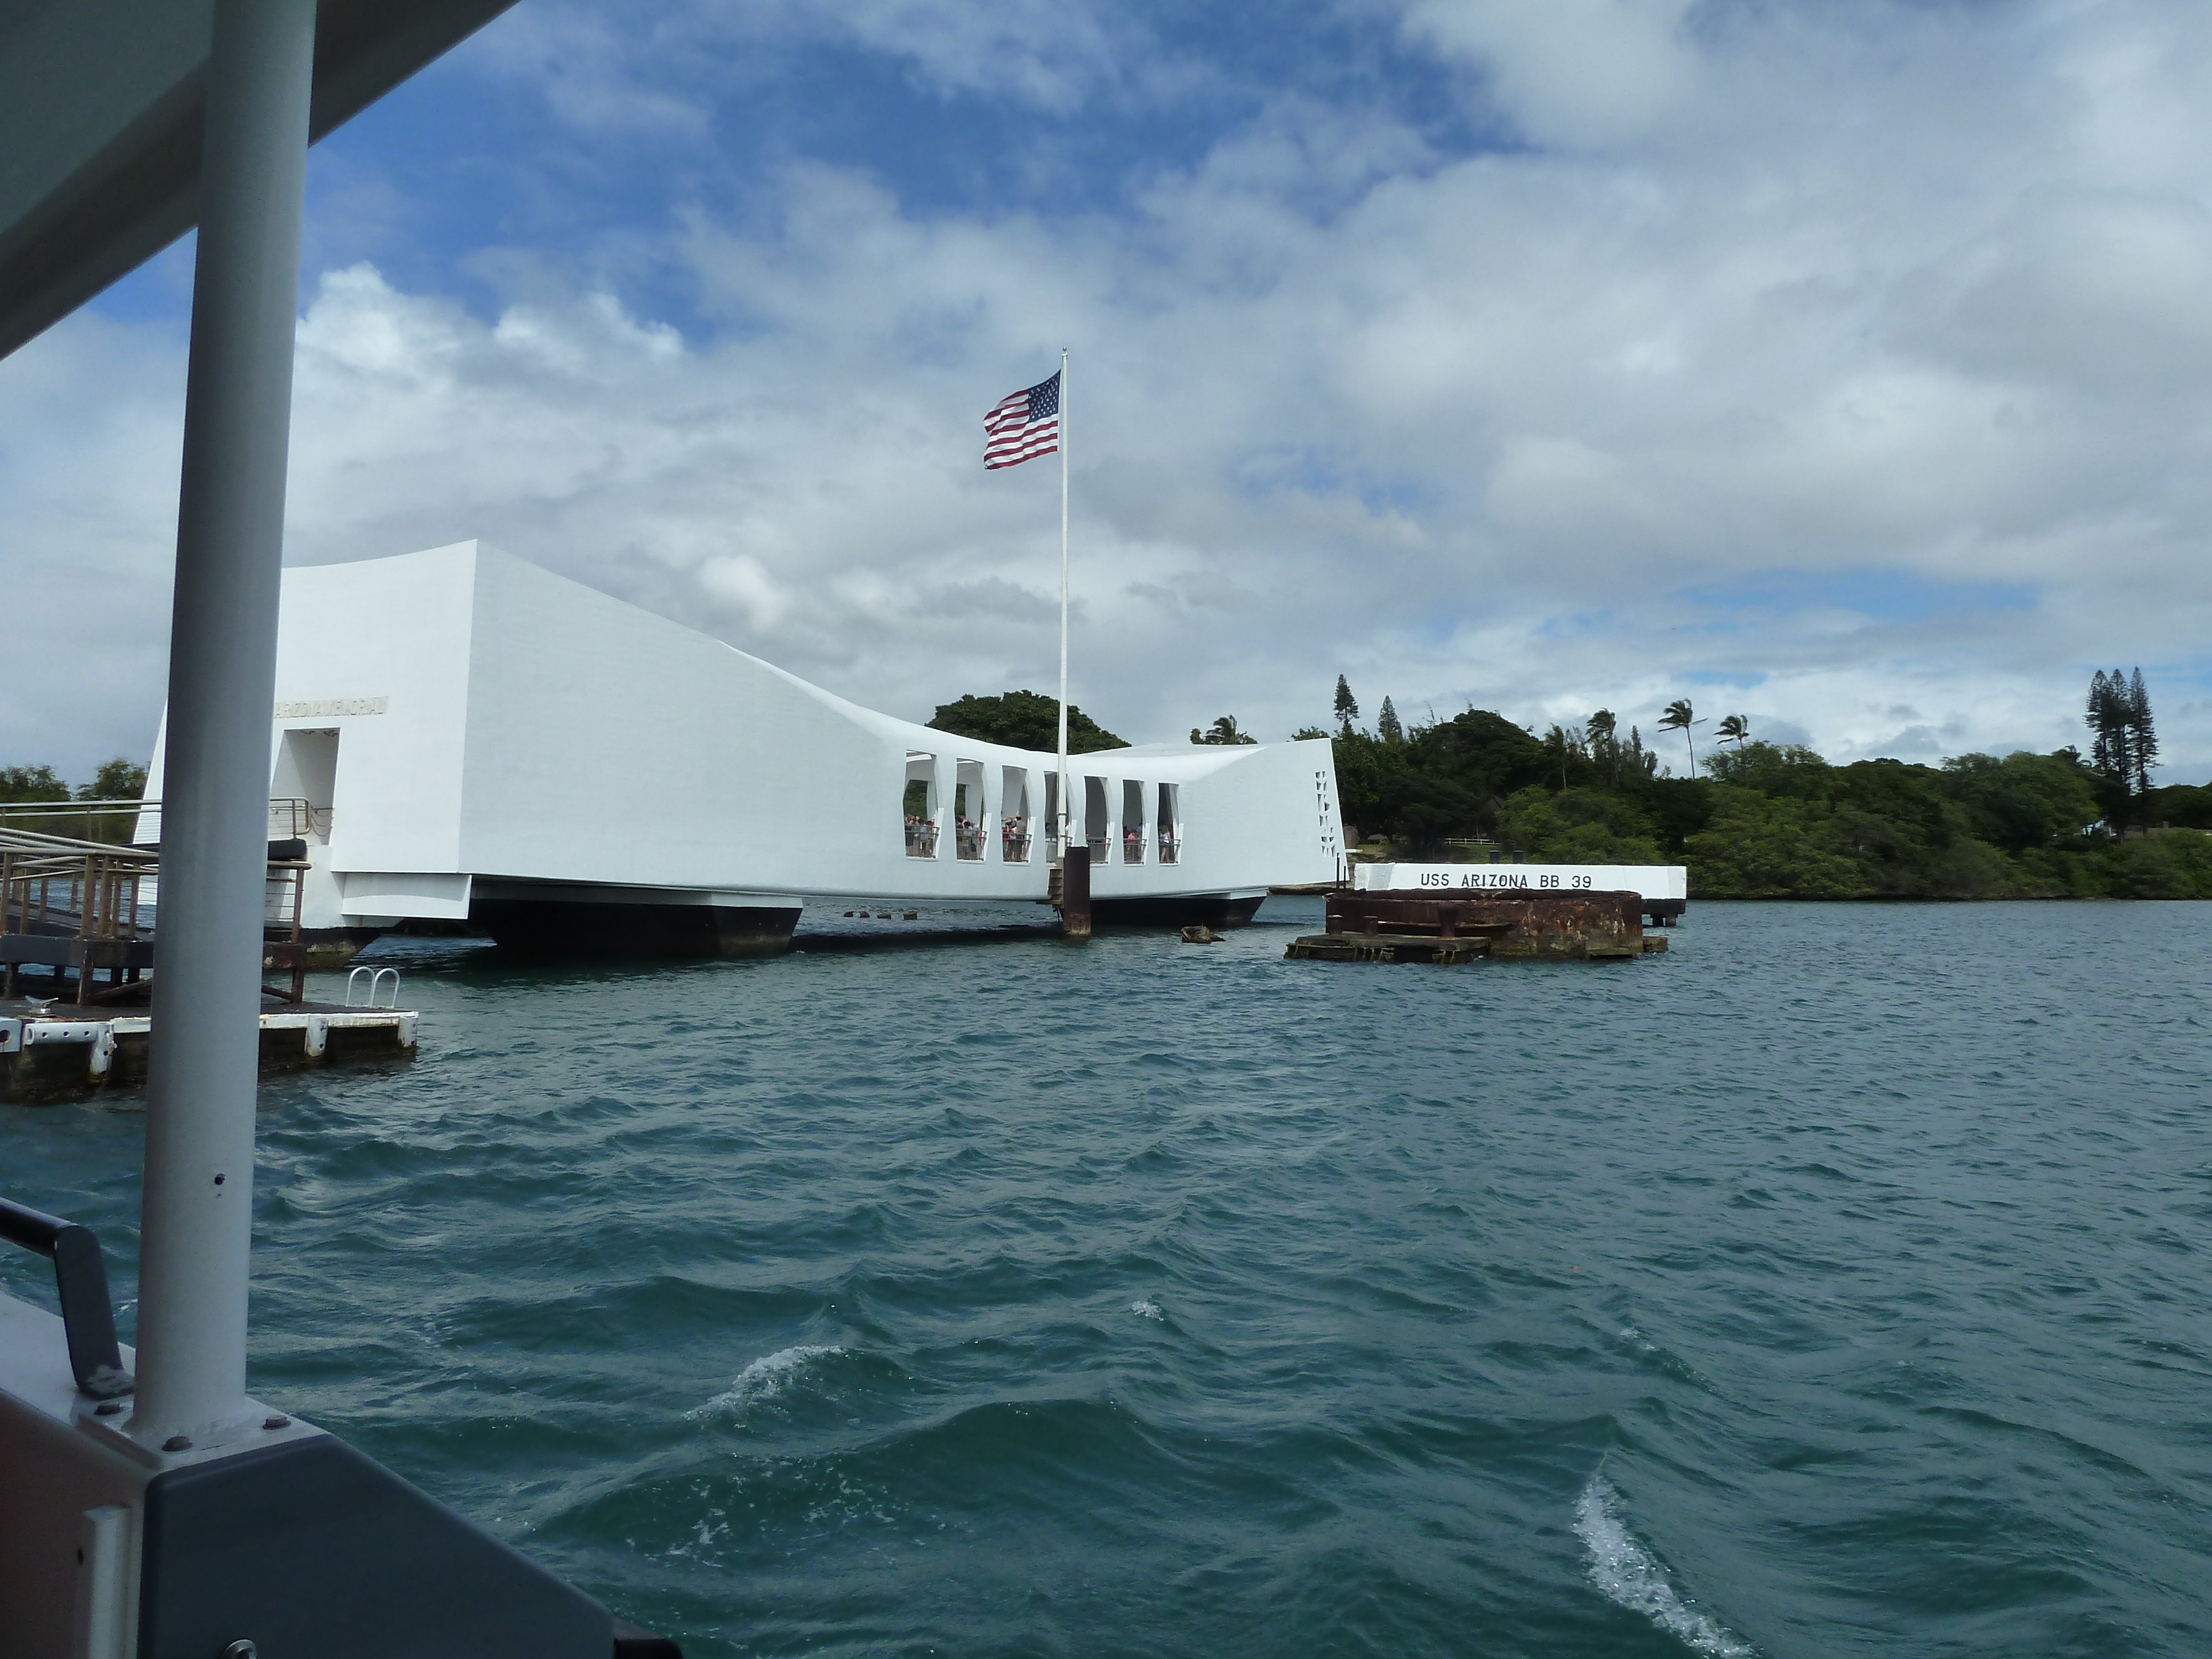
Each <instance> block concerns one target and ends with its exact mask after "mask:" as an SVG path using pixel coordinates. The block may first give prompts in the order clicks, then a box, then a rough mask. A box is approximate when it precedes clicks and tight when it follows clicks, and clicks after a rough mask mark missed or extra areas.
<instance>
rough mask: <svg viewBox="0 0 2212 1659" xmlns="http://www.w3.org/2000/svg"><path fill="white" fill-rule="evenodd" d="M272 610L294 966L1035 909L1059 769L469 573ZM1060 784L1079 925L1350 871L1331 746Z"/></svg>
mask: <svg viewBox="0 0 2212 1659" xmlns="http://www.w3.org/2000/svg"><path fill="white" fill-rule="evenodd" d="M283 584H284V585H283V609H282V616H281V622H280V626H279V633H278V645H277V664H276V708H275V710H274V720H273V723H272V729H271V740H270V795H271V797H272V799H276V800H277V801H279V802H280V803H282V802H292V803H296V804H297V805H296V809H295V819H294V824H295V827H296V829H297V830H298V831H300V832H301V833H300V839H301V840H303V841H304V842H306V843H307V848H306V850H307V860H308V862H309V864H310V866H311V867H310V869H309V871H308V872H307V875H306V877H305V878H304V883H303V887H302V891H301V901H300V902H301V921H302V923H303V926H304V927H305V928H306V930H307V935H308V937H309V938H311V939H312V938H317V937H320V938H322V939H326V940H331V941H333V942H335V941H337V940H339V939H354V940H356V941H358V940H363V939H367V938H368V937H369V936H371V935H373V934H374V933H375V932H377V931H378V930H380V929H383V928H387V927H392V926H393V925H394V924H396V923H397V922H398V921H401V920H403V919H406V918H421V919H428V920H437V921H468V922H470V923H471V924H472V925H474V926H476V927H480V928H482V929H483V931H484V932H486V933H489V934H490V935H491V936H492V937H493V938H495V939H499V940H500V941H501V943H503V944H508V945H519V946H522V947H525V948H532V947H535V948H549V947H552V948H560V947H595V948H611V949H623V948H629V949H644V950H654V951H690V952H696V953H698V954H702V955H712V954H719V955H744V954H753V953H758V952H763V951H776V950H781V949H782V948H783V947H784V945H786V944H787V942H788V940H789V939H790V936H791V932H792V928H793V925H794V924H795V923H796V922H797V921H798V920H799V912H800V909H801V908H802V907H803V906H804V905H805V903H806V902H808V901H809V900H820V901H827V902H836V901H838V900H848V901H849V900H854V899H878V900H883V899H888V900H902V901H908V902H942V901H959V900H969V901H974V900H979V899H995V900H1031V901H1036V902H1047V901H1048V899H1049V898H1050V896H1052V893H1051V890H1052V879H1053V876H1054V865H1055V864H1056V863H1057V862H1058V860H1059V856H1060V847H1059V844H1058V842H1057V840H1056V838H1055V837H1054V834H1053V829H1054V824H1055V823H1056V821H1057V818H1058V815H1059V813H1058V808H1059V787H1060V778H1059V776H1058V773H1057V768H1058V760H1057V757H1054V756H1052V755H1049V754H1040V753H1036V752H1034V751H1031V750H1022V749H1011V748H1006V747H1004V746H1001V745H1000V744H988V743H982V742H979V741H976V740H975V739H973V738H961V737H955V736H953V735H952V734H951V733H950V732H939V731H937V730H934V729H933V728H931V727H928V726H918V725H915V724H914V723H912V722H910V721H907V720H896V719H893V718H892V717H890V715H887V714H878V713H876V712H875V711H873V710H872V709H867V708H861V707H860V706H859V705H857V704H855V703H853V702H848V701H847V700H846V699H844V698H842V697H839V696H834V695H832V694H831V693H829V692H828V691H824V690H822V689H821V688H819V687H817V686H814V685H810V684H807V683H806V682H805V681H804V680H801V679H799V678H797V677H795V676H793V675H791V674H787V673H786V672H784V671H782V670H781V669H779V668H776V667H775V666H773V665H770V664H768V663H765V662H763V661H761V660H760V659H758V658H756V657H751V656H748V655H747V654H745V653H744V652H742V651H738V650H737V649H735V648H734V647H731V646H728V645H726V644H724V643H723V642H721V641H719V640H715V639H712V638H710V637H708V635H703V634H700V633H697V632H695V631H694V630H692V629H688V628H684V627H682V626H681V625H679V624H678V623H673V622H671V621H669V620H667V619H666V618H665V617H659V616H655V615H653V614H652V613H650V612H648V611H641V610H640V609H638V608H637V607H635V606H634V605H627V604H624V603H623V602H622V601H620V600H618V599H611V598H610V597H609V596H607V595H605V594H604V593H600V592H597V591H595V590H593V589H592V588H589V587H586V586H583V585H581V584H580V583H577V582H574V581H570V580H567V579H566V578H563V577H561V576H556V575H555V574H551V573H550V572H549V571H546V570H543V569H541V568H538V567H537V566H535V565H532V564H529V563H526V562H524V561H522V560H520V559H518V558H514V557H513V556H509V555H507V554H505V553H501V552H499V551H497V550H495V549H493V548H491V547H489V546H488V545H486V544H483V543H481V542H463V543H459V544H455V545H453V546H450V547H441V548H435V549H432V550H428V551H427V552H421V553H411V554H406V555H404V556H398V557H393V558H383V559H372V560H366V561H363V562H357V563H352V564H339V565H323V566H314V567H307V568H294V569H290V570H287V571H286V572H285V573H284V577H283ZM166 736H167V725H166V720H165V722H164V730H163V738H162V739H161V740H160V741H158V742H157V744H156V748H155V757H154V762H153V768H152V770H153V774H154V775H155V778H156V779H158V778H159V776H160V775H161V766H162V763H163V758H164V752H165V749H166ZM1067 764H1068V794H1069V800H1070V804H1071V806H1072V809H1073V810H1072V813H1071V817H1073V833H1074V834H1075V835H1077V836H1079V837H1080V840H1079V843H1078V844H1079V845H1082V844H1086V843H1087V846H1088V848H1089V852H1090V854H1091V858H1090V862H1091V866H1092V870H1091V895H1092V898H1091V903H1092V909H1093V913H1094V915H1096V916H1097V918H1098V919H1099V920H1100V921H1116V920H1121V921H1211V922H1214V923H1216V924H1218V923H1220V922H1223V921H1241V920H1244V919H1247V918H1249V916H1250V915H1251V914H1252V912H1253V911H1254V910H1255V908H1257V907H1258V905H1259V902H1260V901H1261V898H1262V897H1263V896H1265V893H1266V890H1267V888H1268V887H1269V886H1270V885H1285V884H1302V883H1309V882H1327V881H1334V880H1337V879H1339V878H1341V877H1342V876H1343V874H1344V872H1345V858H1344V848H1343V829H1342V824H1341V822H1340V816H1339V812H1338V808H1337V802H1336V778H1335V769H1334V764H1333V762H1332V759H1331V754H1330V747H1329V744H1328V740H1327V739H1325V738H1322V739H1310V740H1307V741H1302V742H1294V743H1286V744H1261V745H1256V746H1240V747H1234V748H1227V747H1225V748H1212V747H1199V746H1193V745H1185V744H1154V745H1147V746H1143V747H1134V748H1124V749H1114V750H1103V751H1100V752H1095V753H1091V754H1085V755H1079V756H1071V757H1069V760H1068V763H1067ZM157 787H158V786H157ZM155 799H158V795H157V796H155ZM159 837H160V825H159V815H158V811H156V810H154V809H149V811H147V812H146V814H145V815H144V817H143V821H142V823H141V825H140V827H139V830H138V836H137V838H138V839H139V840H141V841H154V840H158V839H159Z"/></svg>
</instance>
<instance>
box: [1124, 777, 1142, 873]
mask: <svg viewBox="0 0 2212 1659" xmlns="http://www.w3.org/2000/svg"><path fill="white" fill-rule="evenodd" d="M1144 861H1145V786H1144V785H1143V784H1141V783H1139V782H1137V781H1134V780H1133V779H1131V780H1128V781H1125V782H1124V783H1123V784H1122V785H1121V862H1122V863H1124V864H1142V863H1143V862H1144Z"/></svg>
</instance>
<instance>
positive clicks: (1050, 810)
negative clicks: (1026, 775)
mask: <svg viewBox="0 0 2212 1659" xmlns="http://www.w3.org/2000/svg"><path fill="white" fill-rule="evenodd" d="M1065 833H1066V832H1065V830H1064V829H1062V827H1061V824H1060V774H1059V773H1057V772H1048V773H1046V774H1045V775H1044V834H1045V851H1044V855H1045V856H1046V857H1047V858H1048V859H1051V860H1054V861H1055V862H1057V861H1058V860H1059V858H1060V854H1062V853H1063V852H1065V851H1066V848H1064V847H1062V846H1061V845H1060V842H1061V839H1062V837H1063V836H1064V835H1065Z"/></svg>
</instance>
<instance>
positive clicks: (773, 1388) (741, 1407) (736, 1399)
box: [684, 1344, 845, 1418]
mask: <svg viewBox="0 0 2212 1659" xmlns="http://www.w3.org/2000/svg"><path fill="white" fill-rule="evenodd" d="M842 1352H845V1351H844V1350H843V1349H842V1348H835V1347H824V1346H811V1345H806V1344H802V1345H800V1346H798V1347H794V1348H780V1349H778V1350H777V1351H776V1352H774V1353H772V1354H769V1355H766V1356H764V1357H763V1358H759V1359H756V1360H754V1361H753V1363H752V1364H750V1365H748V1366H746V1367H745V1368H744V1370H741V1371H739V1372H738V1374H737V1376H734V1377H733V1378H732V1379H731V1382H730V1386H729V1387H728V1388H727V1389H724V1390H723V1391H722V1392H721V1393H720V1394H718V1395H715V1396H714V1398H713V1399H712V1400H709V1401H708V1402H707V1403H706V1404H705V1405H703V1406H694V1407H692V1408H691V1409H690V1411H688V1412H686V1413H684V1416H686V1417H690V1418H702V1417H736V1416H739V1415H742V1414H743V1413H744V1412H746V1411H747V1410H749V1409H750V1408H751V1407H754V1406H757V1405H759V1404H760V1403H761V1402H762V1401H766V1400H773V1399H775V1397H776V1395H780V1394H781V1393H782V1392H783V1391H784V1390H785V1389H787V1388H789V1387H790V1386H791V1385H792V1384H793V1383H795V1382H797V1381H798V1380H799V1377H800V1376H802V1375H803V1374H804V1373H805V1370H806V1368H807V1366H808V1365H810V1364H812V1363H813V1362H814V1361H815V1360H817V1359H827V1358H831V1357H833V1356H834V1355H837V1354H841V1353H842Z"/></svg>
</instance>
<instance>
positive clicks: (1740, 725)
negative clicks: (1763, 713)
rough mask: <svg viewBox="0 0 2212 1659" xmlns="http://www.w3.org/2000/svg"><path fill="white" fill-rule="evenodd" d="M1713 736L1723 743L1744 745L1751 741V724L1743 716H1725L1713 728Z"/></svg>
mask: <svg viewBox="0 0 2212 1659" xmlns="http://www.w3.org/2000/svg"><path fill="white" fill-rule="evenodd" d="M1713 735H1714V736H1715V737H1717V738H1719V739H1720V740H1721V741H1722V742H1723V743H1736V744H1743V743H1749V742H1750V741H1751V722H1750V721H1749V720H1746V719H1744V717H1743V716H1742V715H1741V714H1728V715H1723V717H1722V720H1721V723H1720V724H1719V725H1718V726H1715V727H1714V728H1713Z"/></svg>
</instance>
